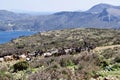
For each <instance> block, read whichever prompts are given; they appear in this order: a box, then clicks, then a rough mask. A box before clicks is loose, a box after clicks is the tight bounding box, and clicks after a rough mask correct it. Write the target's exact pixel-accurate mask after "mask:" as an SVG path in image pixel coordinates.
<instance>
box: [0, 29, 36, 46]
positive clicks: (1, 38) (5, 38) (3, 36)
mask: <svg viewBox="0 0 120 80" xmlns="http://www.w3.org/2000/svg"><path fill="white" fill-rule="evenodd" d="M35 33H36V32H33V31H0V44H3V43H7V42H9V41H10V40H12V39H15V38H18V37H20V36H29V35H32V34H35Z"/></svg>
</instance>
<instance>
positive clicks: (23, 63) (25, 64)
mask: <svg viewBox="0 0 120 80" xmlns="http://www.w3.org/2000/svg"><path fill="white" fill-rule="evenodd" d="M28 67H29V63H28V62H26V61H21V62H18V63H16V64H14V65H13V68H14V71H15V72H16V71H21V70H26V69H27V68H28Z"/></svg>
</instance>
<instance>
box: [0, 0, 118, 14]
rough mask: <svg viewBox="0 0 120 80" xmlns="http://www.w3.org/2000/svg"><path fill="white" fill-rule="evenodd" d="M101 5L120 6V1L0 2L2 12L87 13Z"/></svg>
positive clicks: (8, 0) (44, 0) (19, 0)
mask: <svg viewBox="0 0 120 80" xmlns="http://www.w3.org/2000/svg"><path fill="white" fill-rule="evenodd" d="M99 3H107V4H112V5H116V6H120V0H0V10H23V11H35V12H58V11H78V10H82V11H85V10H88V9H89V8H91V7H92V6H94V5H96V4H99Z"/></svg>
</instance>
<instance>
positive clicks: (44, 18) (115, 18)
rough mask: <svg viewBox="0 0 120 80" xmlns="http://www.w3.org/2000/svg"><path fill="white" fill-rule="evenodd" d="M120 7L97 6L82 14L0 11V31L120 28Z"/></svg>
mask: <svg viewBox="0 0 120 80" xmlns="http://www.w3.org/2000/svg"><path fill="white" fill-rule="evenodd" d="M119 14H120V6H113V5H109V4H98V5H95V6H93V7H92V8H90V9H89V10H87V11H84V12H74V11H73V12H57V13H54V14H50V15H34V16H33V15H28V14H19V13H14V12H10V11H6V10H0V30H1V31H7V30H32V31H49V30H60V29H66V28H114V29H119V28H120V27H119V26H120V15H119Z"/></svg>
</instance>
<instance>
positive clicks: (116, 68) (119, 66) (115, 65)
mask: <svg viewBox="0 0 120 80" xmlns="http://www.w3.org/2000/svg"><path fill="white" fill-rule="evenodd" d="M112 69H113V70H118V69H120V64H114V65H113V66H112Z"/></svg>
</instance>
